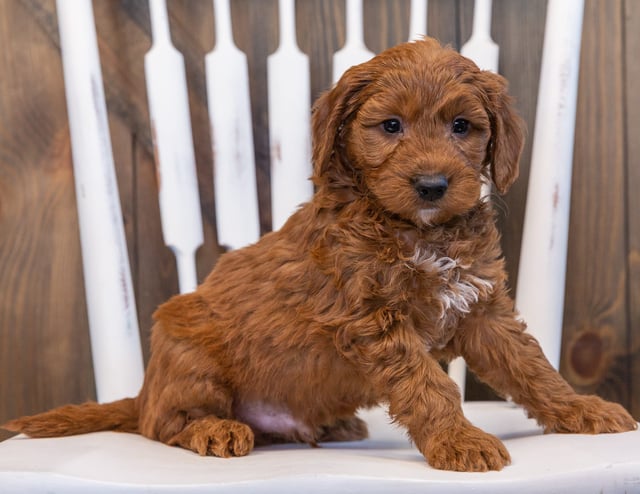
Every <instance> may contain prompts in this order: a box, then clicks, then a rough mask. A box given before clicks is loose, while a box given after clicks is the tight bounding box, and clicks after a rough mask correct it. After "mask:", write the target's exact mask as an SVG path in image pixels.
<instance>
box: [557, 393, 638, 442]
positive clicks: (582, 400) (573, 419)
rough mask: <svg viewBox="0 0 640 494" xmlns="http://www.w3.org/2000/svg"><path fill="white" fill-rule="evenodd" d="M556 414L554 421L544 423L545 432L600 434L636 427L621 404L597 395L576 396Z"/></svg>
mask: <svg viewBox="0 0 640 494" xmlns="http://www.w3.org/2000/svg"><path fill="white" fill-rule="evenodd" d="M558 415H559V416H558V417H557V418H556V420H555V421H554V422H552V423H549V424H545V426H546V430H547V432H566V433H580V434H600V433H603V432H626V431H632V430H635V429H637V428H638V423H637V422H636V421H635V420H634V419H633V417H632V416H631V415H629V413H628V412H627V411H626V410H625V409H624V408H623V407H622V406H620V405H618V404H617V403H611V402H609V401H605V400H603V399H602V398H600V397H598V396H576V397H575V398H573V399H572V400H571V401H570V402H569V403H568V404H567V405H566V407H562V408H561V409H560V410H559V411H558Z"/></svg>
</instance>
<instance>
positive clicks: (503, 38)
mask: <svg viewBox="0 0 640 494" xmlns="http://www.w3.org/2000/svg"><path fill="white" fill-rule="evenodd" d="M409 4H410V2H409V0H398V1H394V0H364V11H365V22H364V26H365V41H366V43H367V45H368V47H369V49H371V50H373V51H375V52H379V51H381V50H383V49H385V48H387V47H388V46H391V45H392V44H395V43H397V42H401V41H404V40H405V39H406V37H407V36H408V29H409ZM231 7H232V10H231V13H232V17H233V32H234V38H235V41H236V44H237V45H238V46H239V47H240V48H241V49H242V50H243V51H245V53H246V54H247V58H248V63H249V73H250V90H251V102H252V110H253V117H254V121H253V130H254V139H255V144H256V148H255V156H256V164H257V170H256V176H257V180H258V187H259V195H260V197H259V206H260V221H261V226H262V230H263V231H268V230H269V228H270V224H271V217H270V211H269V205H270V191H269V169H270V163H269V133H268V132H269V129H268V125H267V122H268V111H269V109H268V105H267V88H266V81H267V73H266V59H267V56H268V55H269V54H271V53H273V52H274V51H275V49H276V47H277V45H278V27H277V14H278V4H277V0H232V2H231ZM545 7H546V0H495V1H494V2H493V19H494V25H493V37H494V39H495V40H496V42H498V43H499V45H500V47H501V50H500V72H501V73H502V74H503V75H505V76H506V77H507V78H508V79H509V81H510V85H511V92H512V93H513V94H514V96H515V97H516V100H517V106H518V109H519V111H520V112H521V114H522V115H523V117H524V118H525V120H526V121H527V124H528V127H529V128H530V129H533V124H534V118H535V116H534V113H535V104H536V99H537V84H538V71H539V66H540V52H541V48H542V39H543V32H544V16H545ZM296 8H297V13H296V19H297V36H298V44H299V46H300V48H301V50H302V51H304V52H305V53H307V54H308V55H309V56H310V68H311V96H312V99H315V98H316V97H317V96H318V95H319V94H320V93H321V92H322V91H324V90H326V89H328V88H329V87H330V84H331V73H332V66H331V63H332V62H331V61H332V55H333V52H335V51H336V50H338V49H339V48H340V47H341V46H342V44H343V43H344V39H345V29H344V20H345V19H344V17H345V8H344V1H343V0H323V1H322V2H320V1H317V0H297V1H296ZM94 9H95V13H96V25H97V26H96V27H97V33H98V42H99V49H100V55H101V61H102V70H103V77H104V82H105V94H106V98H107V107H108V110H109V124H110V130H111V133H112V142H113V149H114V156H115V162H116V173H117V176H118V183H119V187H120V196H121V199H122V205H123V216H124V222H125V229H126V235H127V243H128V246H129V257H130V260H131V266H132V270H133V280H134V286H135V291H136V297H137V305H138V317H139V321H140V328H141V333H142V342H143V347H144V348H145V352H146V351H147V348H148V345H147V341H148V332H149V328H150V326H151V314H152V312H153V311H154V309H155V307H156V306H157V305H158V304H159V303H161V302H162V301H163V300H165V299H167V298H168V297H169V296H171V295H172V294H174V293H176V292H177V276H176V268H175V262H174V259H173V256H172V254H171V252H170V251H169V250H168V249H167V248H166V247H165V246H164V243H163V241H162V231H161V227H160V215H159V208H158V198H157V182H156V174H155V166H154V162H153V148H152V141H151V135H150V131H149V117H148V109H147V101H146V92H145V85H144V66H143V57H144V54H145V53H146V51H147V50H148V49H149V47H150V46H151V40H150V25H149V12H148V7H147V2H144V1H141V0H123V1H120V2H113V1H110V0H95V1H94ZM168 10H169V15H170V21H171V28H172V39H173V43H174V45H175V46H176V48H177V49H179V50H180V51H181V52H182V54H183V55H184V57H185V64H186V71H187V81H188V84H189V102H190V109H191V120H192V128H193V135H194V148H195V154H196V164H197V171H198V184H199V192H200V197H201V201H202V214H203V219H204V232H205V244H204V245H203V247H202V248H201V249H200V250H199V251H198V253H197V262H198V275H199V279H200V280H202V279H203V278H204V277H205V276H206V274H207V273H208V272H209V270H210V269H211V268H212V267H213V266H214V264H215V261H216V259H217V257H218V255H219V254H220V252H221V250H220V248H219V247H218V246H217V242H216V234H215V210H214V198H213V174H212V152H211V138H210V128H209V118H208V115H207V104H206V103H207V94H206V87H205V77H204V61H203V57H204V55H205V54H206V53H207V52H209V51H210V50H211V49H212V48H213V46H214V44H215V30H214V18H215V12H214V11H213V8H212V5H211V1H210V0H169V1H168ZM472 15H473V0H430V1H429V12H428V31H429V34H430V35H432V36H435V37H437V38H438V39H440V40H441V41H442V42H444V43H448V44H451V45H452V46H454V47H457V48H459V47H460V46H461V45H462V43H463V42H464V41H466V39H467V38H468V36H469V34H470V31H471V22H472ZM639 28H640V7H638V5H637V2H635V3H634V1H633V0H611V1H607V2H601V1H599V0H587V10H586V16H585V32H584V43H583V55H582V73H581V79H580V84H581V93H580V100H579V110H578V115H579V117H578V118H579V125H578V133H577V136H576V159H575V163H576V164H575V173H574V191H573V203H572V217H571V221H572V230H571V242H570V246H569V249H570V253H569V256H570V265H569V273H568V279H567V307H566V316H565V317H566V327H567V331H566V335H565V340H564V341H565V347H564V350H563V355H564V357H563V367H562V370H563V372H564V373H565V375H566V376H567V377H568V378H569V379H570V380H571V382H572V383H573V384H574V385H576V386H577V387H578V388H579V389H580V390H582V391H597V392H598V393H600V394H603V395H604V396H607V397H609V398H612V399H615V400H617V401H620V402H622V403H624V404H627V405H631V406H632V407H633V411H634V413H635V414H636V417H638V416H639V414H640V389H639V387H640V357H639V353H638V348H639V347H640V337H639V336H637V335H636V333H637V331H636V332H634V331H633V328H635V327H637V326H638V322H639V320H640V309H639V308H638V305H639V304H638V301H639V300H640V282H639V281H638V280H639V279H640V226H639V224H638V211H639V210H640V209H639V206H640V204H639V203H638V201H640V199H639V198H638V195H637V194H636V193H635V191H636V190H637V189H638V188H639V187H640V172H639V171H638V170H639V169H640V167H639V166H638V165H637V163H635V160H636V159H637V158H636V156H638V155H640V149H637V147H638V146H640V144H638V139H637V135H638V132H640V120H639V119H638V117H636V114H635V112H633V111H631V110H628V111H627V110H625V109H626V108H627V107H629V108H635V107H636V106H638V104H640V101H638V96H637V95H636V93H635V92H634V91H633V89H634V88H635V81H636V80H637V79H638V78H639V76H640V62H638V61H637V60H636V59H637V57H636V54H637V53H638V51H639V50H640V46H638V45H640V41H638V40H637V39H636V38H637V36H635V33H637V31H638V29H639ZM0 46H2V50H0V421H3V420H5V419H8V418H10V417H14V416H16V415H21V414H25V413H33V412H37V411H40V410H44V409H46V408H49V407H52V406H54V405H59V404H62V403H66V402H80V401H83V400H85V399H87V398H92V397H94V386H93V375H92V369H91V360H90V349H89V339H88V328H87V317H86V310H85V302H84V287H83V282H82V267H81V262H80V245H79V237H78V229H77V214H76V206H75V194H74V190H73V175H72V167H71V154H70V144H69V134H68V124H67V116H66V106H65V100H64V90H63V81H62V67H61V61H60V54H59V41H58V32H57V21H56V14H55V3H54V1H53V0H20V1H17V0H16V1H12V2H0ZM625 77H626V78H625ZM310 103H311V102H310ZM529 156H530V140H529V142H528V144H527V147H526V148H525V153H524V158H523V161H522V167H521V168H522V176H521V179H520V181H519V182H518V183H517V184H516V185H515V186H514V188H513V189H512V191H511V192H510V193H509V194H508V195H507V196H505V198H504V199H503V200H500V201H498V205H499V207H500V208H501V209H502V210H504V212H503V213H501V214H500V227H501V229H502V231H503V246H504V250H505V255H506V258H507V263H508V268H509V273H510V276H511V284H512V286H515V281H516V280H515V276H516V271H517V263H518V257H519V244H520V237H521V234H522V218H523V214H524V195H525V193H526V186H527V174H528V166H529V165H528V162H529ZM625 191H626V195H625ZM468 389H469V394H468V396H472V397H478V398H484V397H487V396H489V394H488V392H487V391H486V390H485V389H484V388H482V387H480V386H477V385H475V384H473V383H470V384H469V386H468Z"/></svg>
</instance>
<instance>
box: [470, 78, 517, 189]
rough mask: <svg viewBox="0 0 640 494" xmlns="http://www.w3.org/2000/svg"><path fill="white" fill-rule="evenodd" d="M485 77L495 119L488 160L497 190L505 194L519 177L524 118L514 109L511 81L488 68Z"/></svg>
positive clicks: (490, 109) (493, 120)
mask: <svg viewBox="0 0 640 494" xmlns="http://www.w3.org/2000/svg"><path fill="white" fill-rule="evenodd" d="M481 77H482V85H483V87H484V89H485V94H486V96H487V111H488V113H489V119H490V121H491V139H490V141H489V148H488V149H487V158H486V161H487V164H488V165H489V167H490V170H491V179H492V180H493V183H494V184H495V185H496V189H498V192H499V193H500V194H505V193H506V192H507V191H508V190H509V187H511V185H512V184H513V182H515V180H516V178H518V170H519V164H520V155H521V154H522V148H523V147H524V135H525V126H524V121H523V120H522V118H521V117H520V115H518V113H517V112H516V110H515V108H514V105H513V98H512V97H511V96H509V94H508V93H507V81H506V80H505V79H504V78H503V77H501V76H499V75H497V74H494V73H492V72H488V71H483V72H482V73H481Z"/></svg>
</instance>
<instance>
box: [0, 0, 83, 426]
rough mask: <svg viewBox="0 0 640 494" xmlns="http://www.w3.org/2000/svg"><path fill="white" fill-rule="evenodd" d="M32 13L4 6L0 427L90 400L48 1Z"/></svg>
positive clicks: (0, 28)
mask: <svg viewBox="0 0 640 494" xmlns="http://www.w3.org/2000/svg"><path fill="white" fill-rule="evenodd" d="M36 7H37V8H38V9H39V10H38V11H37V12H34V10H33V9H32V6H31V5H30V4H29V3H18V2H1V3H0V44H1V45H2V50H1V52H0V81H1V90H0V231H1V232H2V233H1V234H0V253H1V254H0V280H1V282H0V376H2V377H1V378H0V404H1V406H0V421H3V420H6V419H8V418H10V417H13V416H17V415H20V414H23V413H33V412H36V411H40V410H44V409H46V408H49V407H52V406H55V405H60V404H62V403H65V402H68V401H72V400H76V399H78V397H82V398H84V399H87V398H92V397H94V396H95V395H94V384H93V374H92V370H91V361H90V351H89V339H88V331H87V315H86V309H85V306H84V303H83V301H84V286H83V282H82V267H81V260H80V243H79V233H78V227H77V215H76V209H75V194H74V185H73V172H72V168H71V149H70V142H69V130H68V124H67V114H66V107H65V96H64V88H63V85H62V66H61V62H60V55H59V51H58V46H57V38H55V39H54V38H52V37H51V36H50V35H49V32H48V29H47V27H50V26H51V24H53V25H55V16H54V15H53V11H54V3H53V1H47V2H41V3H40V4H38V5H37V6H36ZM62 356H64V358H62ZM79 369H81V370H82V372H81V373H79V372H78V370H79Z"/></svg>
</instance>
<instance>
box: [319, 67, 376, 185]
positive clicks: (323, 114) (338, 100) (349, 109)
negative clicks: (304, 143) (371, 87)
mask: <svg viewBox="0 0 640 494" xmlns="http://www.w3.org/2000/svg"><path fill="white" fill-rule="evenodd" d="M371 77H372V76H371V72H370V71H369V70H367V64H362V65H357V66H355V67H351V68H350V69H349V70H347V72H345V74H344V75H343V76H342V77H341V79H340V80H339V81H338V83H337V84H336V85H335V87H334V88H333V89H331V90H330V91H327V92H325V93H324V94H322V95H321V96H320V98H318V100H317V101H316V103H315V105H314V107H313V113H312V118H311V125H312V137H313V182H314V183H315V184H316V185H317V186H320V185H328V186H330V187H332V188H344V187H355V186H356V185H357V178H356V171H355V170H354V169H353V168H352V167H351V165H350V164H349V163H348V160H347V158H346V156H345V155H344V143H343V139H342V138H343V136H344V134H345V131H346V126H347V124H348V123H349V121H350V120H351V119H352V118H353V116H354V115H355V113H356V111H357V110H358V108H359V107H360V105H361V104H362V101H363V96H362V94H361V92H362V90H363V89H364V88H365V87H366V86H367V85H368V84H369V82H370V81H371Z"/></svg>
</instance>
